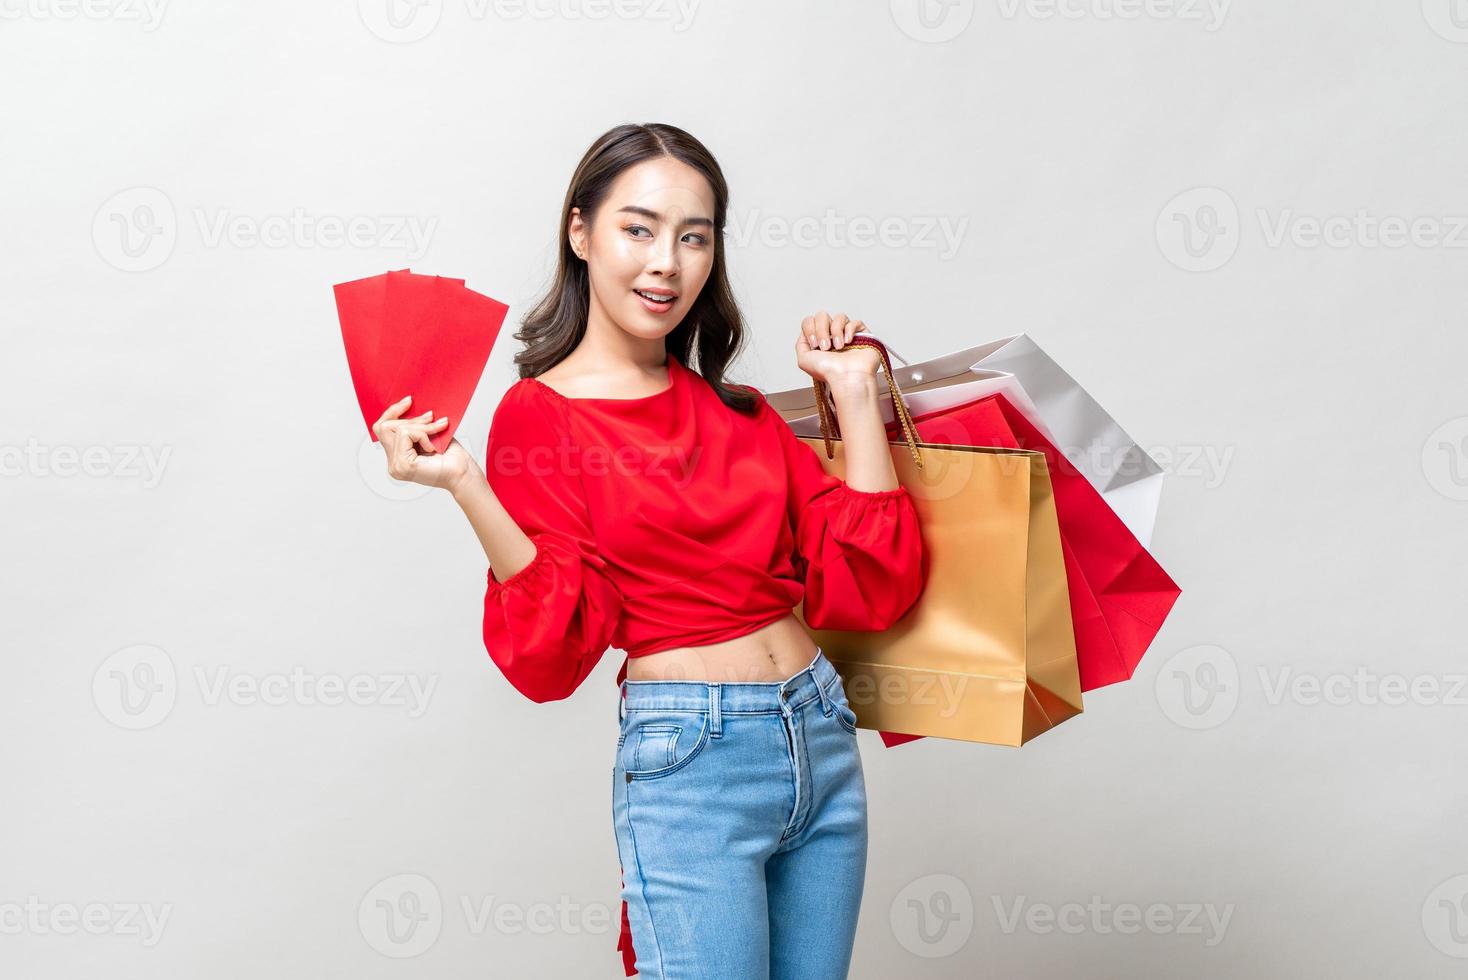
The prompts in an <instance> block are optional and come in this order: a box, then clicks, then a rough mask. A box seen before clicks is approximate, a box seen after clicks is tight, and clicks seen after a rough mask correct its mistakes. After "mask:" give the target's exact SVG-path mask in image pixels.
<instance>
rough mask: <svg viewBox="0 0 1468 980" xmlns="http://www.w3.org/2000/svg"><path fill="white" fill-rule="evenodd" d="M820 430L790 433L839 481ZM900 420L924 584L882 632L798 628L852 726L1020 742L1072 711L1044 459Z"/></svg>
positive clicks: (832, 450)
mask: <svg viewBox="0 0 1468 980" xmlns="http://www.w3.org/2000/svg"><path fill="white" fill-rule="evenodd" d="M854 339H855V338H854ZM883 353H884V357H885V351H884V352H883ZM888 380H889V383H890V380H891V376H890V373H889V375H888ZM892 394H893V398H894V405H895V406H897V409H898V414H899V415H903V414H905V412H904V409H905V406H904V405H903V404H902V397H901V394H900V392H897V391H895V390H894V391H893V392H892ZM818 395H819V396H824V392H820V391H819V390H818ZM822 415H823V423H824V422H825V415H826V413H824V412H823V413H822ZM822 428H823V433H824V436H823V438H822V439H812V438H801V441H802V442H804V443H806V444H807V445H809V446H811V448H812V449H815V451H816V455H817V457H819V458H820V459H821V464H822V466H823V468H824V469H825V470H826V472H828V473H832V474H834V475H836V476H840V477H842V478H844V477H845V472H846V463H845V456H844V452H843V449H844V446H843V444H842V442H841V441H840V440H839V439H835V438H832V437H831V433H830V431H829V429H828V428H827V426H826V425H824V424H823V427H822ZM903 429H904V435H905V441H904V442H893V443H889V444H888V445H889V448H890V450H891V452H892V463H893V467H894V469H895V471H896V473H897V479H898V482H900V483H901V484H902V485H903V486H904V487H906V488H907V490H908V493H909V494H910V495H911V496H912V498H913V502H914V504H915V506H916V508H917V512H918V517H919V518H920V521H921V524H922V529H923V546H924V548H925V549H927V551H928V556H929V565H928V577H927V583H926V585H925V586H924V589H923V593H922V595H921V596H920V597H919V598H918V601H917V603H916V604H915V605H914V606H913V608H912V609H910V610H909V611H908V612H907V614H906V615H904V616H903V617H902V619H900V620H898V621H897V622H896V623H895V624H894V625H893V626H892V627H891V628H889V629H887V630H884V631H881V632H855V631H844V630H817V629H811V628H810V627H809V626H808V625H807V626H806V629H807V631H808V632H809V633H810V635H811V638H812V639H813V640H814V641H815V642H816V643H817V644H819V646H820V647H821V650H822V651H823V652H824V653H825V655H826V657H827V658H828V659H829V660H831V662H832V663H833V664H834V665H835V667H836V669H837V670H838V671H839V672H840V673H841V676H842V679H843V682H844V684H845V687H846V694H847V698H848V700H849V701H850V703H851V707H852V709H853V710H854V711H855V712H856V716H857V724H858V726H859V727H862V728H870V729H876V730H878V731H882V732H890V733H902V734H907V735H926V736H937V737H940V738H954V739H963V740H966V741H972V742H987V743H991V744H995V745H1011V746H1018V745H1022V744H1024V743H1025V742H1027V741H1029V740H1030V739H1032V738H1034V737H1035V736H1036V735H1039V734H1041V733H1042V732H1045V731H1048V730H1049V729H1051V728H1053V727H1055V726H1056V725H1058V724H1060V723H1061V722H1063V721H1065V720H1066V719H1067V718H1072V717H1074V716H1075V715H1078V714H1080V713H1081V710H1082V703H1081V686H1080V673H1079V669H1078V666H1077V661H1076V647H1075V635H1074V632H1073V630H1072V626H1071V612H1070V596H1069V593H1068V591H1067V586H1066V572H1065V563H1064V559H1063V556H1062V553H1061V544H1060V528H1059V524H1058V522H1057V520H1056V513H1055V500H1054V497H1053V496H1052V492H1051V487H1050V476H1049V471H1048V469H1047V466H1046V461H1045V456H1044V454H1043V453H1040V452H1035V451H1031V450H1022V449H1005V448H997V447H983V446H952V445H942V444H937V443H927V442H919V441H917V440H916V438H915V435H914V429H913V428H912V426H911V425H907V424H905V425H904V426H903ZM823 449H824V450H826V451H822V450H823ZM796 614H797V615H798V616H800V618H801V623H802V625H805V620H804V616H803V610H802V609H801V607H800V606H797V607H796Z"/></svg>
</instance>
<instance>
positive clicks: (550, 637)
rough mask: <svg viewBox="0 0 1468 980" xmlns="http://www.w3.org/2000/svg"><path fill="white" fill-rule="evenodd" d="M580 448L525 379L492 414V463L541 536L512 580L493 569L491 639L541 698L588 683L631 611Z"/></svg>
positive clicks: (494, 656) (488, 596)
mask: <svg viewBox="0 0 1468 980" xmlns="http://www.w3.org/2000/svg"><path fill="white" fill-rule="evenodd" d="M574 448H575V447H574V445H573V444H572V443H571V438H570V432H569V427H568V426H567V425H566V419H565V417H564V411H563V409H562V408H561V406H560V405H558V404H556V403H555V402H554V401H552V400H550V399H547V398H544V397H543V396H539V395H538V394H537V390H536V388H535V387H534V386H533V385H532V384H527V383H525V382H524V381H522V382H520V383H518V384H516V385H512V386H511V387H510V389H509V390H508V391H507V392H506V393H505V396H504V397H503V398H502V399H501V400H500V404H499V406H498V407H497V408H496V409H495V413H494V418H493V420H492V421H491V423H490V430H489V446H488V450H487V452H486V453H485V466H484V471H485V477H486V479H487V480H488V481H489V486H490V489H491V490H492V491H494V495H495V496H496V497H497V498H498V499H499V501H500V503H501V504H503V505H504V508H505V510H506V511H507V512H508V513H509V515H510V517H511V518H512V519H513V520H514V522H515V524H516V525H517V526H518V527H519V528H520V530H522V531H524V532H525V534H526V535H527V536H528V537H529V538H530V540H531V541H532V542H533V543H534V544H535V557H534V558H533V559H532V560H531V562H530V564H528V565H526V566H525V567H524V568H522V569H520V570H519V571H518V572H516V573H515V574H513V575H511V576H510V577H509V578H507V579H505V580H504V581H499V580H498V579H497V578H496V577H495V574H494V569H493V568H491V569H490V570H489V572H488V583H487V589H486V591H485V595H484V645H485V648H486V649H487V650H488V651H489V656H490V659H491V660H493V661H494V663H495V665H496V666H498V667H499V669H500V671H501V672H503V673H504V675H505V677H506V678H507V679H508V680H509V682H510V683H511V684H512V685H513V686H514V687H515V689H516V690H518V691H519V692H520V693H521V694H524V695H525V696H526V697H527V698H529V699H530V700H532V701H537V702H545V701H557V700H561V699H563V698H566V697H569V696H570V695H571V693H572V692H573V691H575V690H576V688H577V687H579V686H580V684H581V682H582V681H584V680H585V679H586V677H587V676H588V675H589V674H590V673H591V671H592V669H593V668H594V667H595V666H596V665H597V663H598V662H599V661H600V660H601V657H602V655H603V654H604V653H606V651H607V648H608V646H609V645H610V643H611V637H612V634H613V632H614V630H615V629H616V626H617V622H618V619H619V618H620V616H621V611H622V595H621V593H620V591H619V590H618V589H617V587H616V585H615V583H613V582H612V581H611V579H610V578H609V577H608V575H607V567H606V562H605V561H604V560H603V559H602V557H601V555H600V553H599V550H598V548H597V543H596V537H595V534H594V532H593V531H592V528H591V522H590V518H589V515H588V512H587V507H586V500H585V494H584V492H583V490H582V486H581V476H580V469H579V467H578V465H577V462H578V459H579V454H577V453H575V452H574Z"/></svg>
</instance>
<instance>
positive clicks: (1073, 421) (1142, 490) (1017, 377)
mask: <svg viewBox="0 0 1468 980" xmlns="http://www.w3.org/2000/svg"><path fill="white" fill-rule="evenodd" d="M883 343H884V344H886V341H883ZM886 346H887V352H888V353H889V354H891V355H892V356H893V357H894V358H896V359H897V360H899V361H901V362H902V363H903V365H904V366H903V367H901V368H893V372H892V374H893V378H894V380H896V382H897V386H898V388H900V389H901V390H902V396H903V398H904V399H905V400H906V401H907V407H908V409H909V410H910V411H911V412H912V414H913V415H914V416H917V415H925V414H927V413H929V412H935V411H941V410H942V409H945V408H952V407H954V406H957V405H963V404H967V403H968V402H972V401H976V400H978V399H980V398H985V397H987V396H989V395H992V394H994V393H996V392H1001V393H1003V394H1004V396H1005V398H1007V399H1008V400H1009V401H1010V402H1011V403H1012V404H1013V405H1014V407H1015V408H1017V409H1019V410H1020V411H1021V412H1023V413H1024V415H1025V417H1026V418H1028V419H1029V420H1030V421H1031V422H1033V423H1034V424H1035V427H1036V428H1037V429H1039V430H1040V432H1041V433H1042V434H1043V435H1044V436H1045V438H1047V439H1049V440H1050V441H1051V442H1052V443H1054V444H1055V447H1056V448H1057V449H1059V450H1060V452H1061V453H1063V454H1064V455H1065V456H1066V458H1067V459H1069V460H1071V462H1072V463H1074V464H1075V467H1076V469H1078V470H1079V471H1080V472H1081V473H1083V474H1085V477H1086V479H1087V480H1088V481H1090V483H1091V485H1092V486H1094V487H1095V488H1096V490H1097V491H1098V492H1099V493H1100V494H1101V496H1102V498H1103V499H1105V501H1106V503H1107V505H1108V506H1110V507H1111V509H1112V510H1113V511H1115V512H1116V515H1117V516H1118V517H1120V518H1121V519H1122V522H1123V523H1125V524H1126V526H1127V527H1128V528H1129V529H1130V530H1131V532H1132V534H1133V535H1135V536H1136V538H1137V540H1138V541H1139V542H1141V544H1142V547H1144V548H1150V547H1151V540H1152V528H1153V527H1154V525H1155V524H1156V523H1157V508H1158V505H1159V502H1160V500H1161V497H1162V477H1163V469H1162V467H1161V466H1158V465H1157V462H1156V461H1155V460H1154V459H1152V457H1151V456H1149V455H1147V453H1146V451H1145V450H1143V449H1142V448H1141V447H1140V446H1138V445H1137V443H1136V440H1134V439H1133V438H1132V437H1131V436H1129V435H1127V433H1126V431H1125V430H1124V429H1122V427H1121V426H1120V425H1119V424H1117V422H1116V420H1115V419H1113V418H1112V417H1111V416H1110V415H1109V414H1107V412H1106V410H1105V409H1104V408H1102V407H1101V406H1100V405H1099V404H1098V403H1097V402H1096V400H1095V399H1094V398H1092V397H1091V396H1090V394H1088V393H1087V391H1086V389H1084V388H1082V387H1081V386H1080V384H1079V383H1077V382H1076V380H1075V379H1074V378H1072V377H1071V376H1070V375H1069V374H1067V373H1066V372H1065V370H1064V369H1063V368H1061V366H1060V365H1059V364H1057V363H1055V361H1054V360H1053V359H1051V357H1050V355H1048V354H1046V353H1045V352H1044V351H1043V350H1041V349H1040V347H1039V345H1038V344H1036V343H1035V342H1034V341H1033V340H1031V339H1030V338H1029V336H1028V335H1026V334H1015V335H1014V336H1012V337H1005V338H1003V339H1002V340H995V341H992V342H990V343H987V344H980V345H979V346H977V347H969V348H967V349H965V350H961V351H955V352H953V353H951V354H945V355H943V356H942V357H935V358H932V359H931V360H927V361H923V362H921V363H918V364H908V363H907V361H906V360H905V359H904V358H903V357H901V356H900V355H899V354H898V353H897V352H896V351H894V350H893V349H892V345H890V344H886ZM765 397H766V399H767V400H768V401H769V403H770V405H771V407H773V408H774V409H775V410H776V411H778V412H779V413H780V415H781V416H782V417H783V418H784V419H785V420H786V421H787V422H789V423H790V425H791V427H792V428H793V429H794V430H795V431H796V433H797V434H798V435H803V436H819V435H820V434H821V431H820V422H819V418H818V416H817V415H816V406H815V392H814V390H813V389H812V388H811V387H810V386H808V385H807V386H804V387H801V388H791V389H788V390H786V391H777V392H772V393H767V394H766V395H765ZM881 410H882V418H883V421H886V422H891V421H892V419H893V414H892V398H891V395H890V394H886V393H883V394H882V396H881Z"/></svg>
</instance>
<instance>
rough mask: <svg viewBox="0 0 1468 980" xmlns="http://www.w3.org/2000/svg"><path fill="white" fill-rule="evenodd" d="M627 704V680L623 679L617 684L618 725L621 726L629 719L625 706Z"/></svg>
mask: <svg viewBox="0 0 1468 980" xmlns="http://www.w3.org/2000/svg"><path fill="white" fill-rule="evenodd" d="M626 704H627V682H626V681H621V682H620V683H618V684H617V727H618V728H620V727H622V725H623V724H624V723H625V722H626V721H627V715H626V713H625V712H623V710H622V709H623V708H624V707H626Z"/></svg>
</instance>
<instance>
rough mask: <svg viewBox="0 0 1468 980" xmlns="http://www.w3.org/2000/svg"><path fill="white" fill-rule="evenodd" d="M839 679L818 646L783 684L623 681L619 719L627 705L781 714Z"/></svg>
mask: <svg viewBox="0 0 1468 980" xmlns="http://www.w3.org/2000/svg"><path fill="white" fill-rule="evenodd" d="M839 677H840V675H839V674H837V673H836V667H835V666H834V665H833V664H832V663H831V661H829V660H827V659H826V655H825V654H824V653H822V652H821V650H820V648H819V647H817V648H816V655H815V656H814V657H812V658H811V662H810V664H809V665H808V666H806V667H805V668H803V669H802V670H800V671H798V672H797V673H795V674H794V675H792V676H790V677H787V678H786V679H785V680H783V681H739V682H735V683H725V682H722V681H632V680H624V681H623V682H622V684H621V689H622V694H621V696H620V697H618V698H617V712H618V717H619V718H620V717H621V712H622V710H623V705H624V702H625V707H626V710H627V711H698V710H701V709H704V708H708V707H709V706H710V705H712V704H715V703H717V704H718V706H719V711H720V712H721V713H730V712H734V713H741V714H757V713H762V712H777V713H778V712H780V711H783V710H786V709H787V708H788V709H789V710H794V709H795V708H798V707H800V706H801V705H802V704H804V703H805V702H807V701H809V700H811V699H812V698H817V697H820V696H821V694H822V692H824V691H826V690H828V689H829V688H830V687H831V685H832V684H833V683H835V681H836V680H837V678H839ZM715 698H717V701H715Z"/></svg>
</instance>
